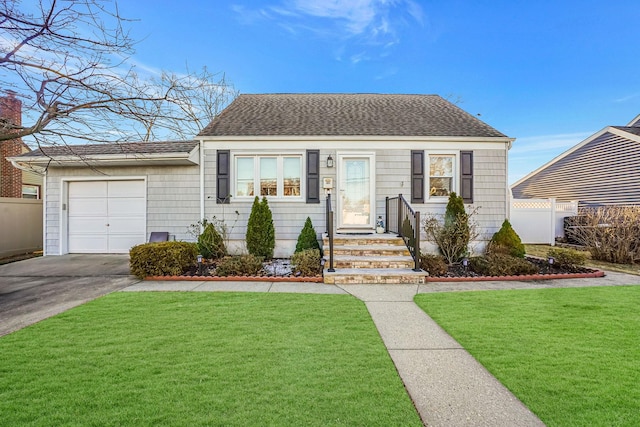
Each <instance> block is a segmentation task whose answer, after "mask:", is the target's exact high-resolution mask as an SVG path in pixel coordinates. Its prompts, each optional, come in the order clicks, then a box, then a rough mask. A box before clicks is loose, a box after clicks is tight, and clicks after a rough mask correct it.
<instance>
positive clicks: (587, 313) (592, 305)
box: [416, 286, 640, 426]
mask: <svg viewBox="0 0 640 427" xmlns="http://www.w3.org/2000/svg"><path fill="white" fill-rule="evenodd" d="M416 303H417V304H418V305H419V306H420V307H422V308H423V310H424V311H425V312H427V313H428V314H429V315H430V316H431V317H432V318H433V319H434V320H436V321H437V322H438V323H439V324H440V325H441V326H442V327H443V328H444V329H445V330H446V331H447V332H448V333H450V334H451V335H452V336H453V337H454V338H455V339H456V340H457V341H458V342H459V343H460V344H461V345H462V346H464V348H465V349H467V350H468V351H469V352H470V353H471V354H472V355H473V356H474V357H475V358H476V359H477V360H478V361H480V363H482V364H483V365H484V366H485V367H486V368H487V369H488V370H489V371H490V372H491V373H492V374H494V375H495V376H496V377H497V378H498V379H499V380H500V381H501V382H502V383H503V384H504V385H506V386H507V387H508V388H509V389H510V390H511V391H512V392H513V393H514V394H515V395H516V396H518V397H519V398H520V400H522V401H523V402H524V404H525V405H527V407H529V409H531V410H532V411H533V412H534V413H536V414H537V415H538V416H539V417H540V418H541V420H542V421H543V422H544V423H545V424H546V425H548V426H604V425H607V426H637V425H638V424H640V412H638V402H640V345H638V344H639V343H640V310H638V307H640V286H629V287H602V288H571V289H541V290H518V291H483V292H457V293H437V294H420V295H418V296H416Z"/></svg>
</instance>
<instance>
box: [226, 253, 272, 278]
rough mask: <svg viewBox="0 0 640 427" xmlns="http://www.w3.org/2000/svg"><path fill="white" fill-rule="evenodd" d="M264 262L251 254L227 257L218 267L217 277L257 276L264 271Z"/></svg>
mask: <svg viewBox="0 0 640 427" xmlns="http://www.w3.org/2000/svg"><path fill="white" fill-rule="evenodd" d="M262 261H263V258H262V257H257V256H255V255H251V254H245V255H236V256H227V257H224V258H222V259H221V260H220V261H219V262H218V264H217V265H216V276H256V275H258V274H260V272H261V271H262Z"/></svg>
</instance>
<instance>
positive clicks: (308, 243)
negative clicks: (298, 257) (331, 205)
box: [295, 217, 320, 253]
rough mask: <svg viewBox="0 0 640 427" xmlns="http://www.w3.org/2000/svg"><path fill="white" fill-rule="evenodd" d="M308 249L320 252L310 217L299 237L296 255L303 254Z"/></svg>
mask: <svg viewBox="0 0 640 427" xmlns="http://www.w3.org/2000/svg"><path fill="white" fill-rule="evenodd" d="M307 249H317V250H318V251H320V244H319V243H318V238H317V237H316V230H314V228H313V224H312V223H311V218H309V217H307V220H306V221H305V222H304V227H302V231H301V232H300V235H299V236H298V242H297V243H296V250H295V253H298V252H302V251H304V250H307Z"/></svg>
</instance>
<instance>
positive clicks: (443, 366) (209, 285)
mask: <svg viewBox="0 0 640 427" xmlns="http://www.w3.org/2000/svg"><path fill="white" fill-rule="evenodd" d="M620 285H640V276H634V275H628V274H621V273H607V276H606V277H603V278H595V279H562V280H545V281H538V282H499V281H495V282H461V283H438V282H433V283H429V284H425V285H339V286H334V285H325V284H317V283H284V282H275V283H265V282H206V281H202V282H199V281H195V282H151V281H144V282H139V283H137V284H134V285H132V286H129V287H127V288H125V289H124V290H123V291H155V290H164V291H196V292H198V291H200V292H207V291H234V292H293V293H332V294H344V293H348V294H351V295H353V296H355V297H356V298H358V299H360V300H362V301H364V303H365V305H366V306H367V309H368V310H369V313H370V314H371V317H372V318H373V321H374V323H375V325H376V327H377V328H378V331H379V332H380V336H381V337H382V340H383V342H384V344H385V346H386V347H387V349H388V351H389V354H390V355H391V359H392V360H393V363H394V364H395V366H396V369H397V370H398V373H399V375H400V377H401V379H402V381H403V382H404V384H405V387H406V388H407V391H408V393H409V395H410V396H411V398H412V400H413V402H414V404H415V406H416V409H417V410H418V413H419V414H420V416H421V418H422V421H423V422H424V423H425V425H429V426H447V427H449V426H511V427H518V426H542V425H544V424H543V423H542V422H541V421H540V420H539V419H538V418H537V417H536V416H535V415H534V414H533V413H532V412H531V411H530V410H529V409H528V408H527V407H525V406H524V405H523V404H522V402H520V401H519V400H518V399H517V398H516V397H515V396H514V395H513V394H512V393H511V392H510V391H509V390H507V389H506V388H505V387H504V386H503V385H502V384H501V383H500V382H499V381H498V380H497V379H496V378H495V377H493V376H492V375H491V374H490V373H489V372H488V371H487V370H486V369H485V368H484V367H483V366H482V365H480V363H478V362H477V361H476V360H475V359H474V358H473V357H472V356H471V355H470V354H469V353H468V352H467V351H466V350H465V349H464V348H462V346H461V345H460V344H458V342H456V341H455V340H454V339H453V338H452V337H451V336H450V335H448V334H447V333H446V332H445V331H444V330H442V328H440V326H438V325H437V324H436V323H435V322H434V321H433V320H432V319H431V318H430V317H429V316H427V315H426V314H425V313H424V312H423V311H422V310H421V309H420V308H419V307H418V306H417V305H416V304H415V303H414V302H413V298H414V296H415V295H416V294H418V293H428V292H456V291H482V290H492V289H544V288H559V287H585V286H620Z"/></svg>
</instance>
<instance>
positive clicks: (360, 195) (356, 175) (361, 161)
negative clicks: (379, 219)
mask: <svg viewBox="0 0 640 427" xmlns="http://www.w3.org/2000/svg"><path fill="white" fill-rule="evenodd" d="M374 162H375V158H374V156H373V155H338V202H337V203H338V206H337V209H338V229H355V230H359V229H363V230H368V229H373V227H374V221H375V218H374V214H375V212H374V209H375V185H374V184H375V176H374V169H373V165H374Z"/></svg>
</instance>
